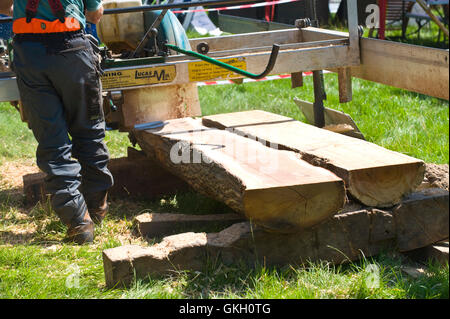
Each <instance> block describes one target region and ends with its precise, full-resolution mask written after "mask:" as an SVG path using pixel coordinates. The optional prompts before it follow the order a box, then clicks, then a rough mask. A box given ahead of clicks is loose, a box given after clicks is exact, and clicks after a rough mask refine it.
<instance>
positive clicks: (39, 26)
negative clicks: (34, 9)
mask: <svg viewBox="0 0 450 319" xmlns="http://www.w3.org/2000/svg"><path fill="white" fill-rule="evenodd" d="M77 30H80V22H78V20H77V19H75V18H73V17H66V18H65V21H64V23H61V22H60V21H59V20H54V21H47V20H43V19H36V18H33V19H32V20H31V21H30V23H27V21H26V18H19V19H16V20H14V22H13V32H14V33H15V34H18V33H55V32H69V31H77Z"/></svg>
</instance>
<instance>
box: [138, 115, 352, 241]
mask: <svg viewBox="0 0 450 319" xmlns="http://www.w3.org/2000/svg"><path fill="white" fill-rule="evenodd" d="M135 135H136V138H137V140H138V143H139V145H140V146H141V147H142V149H143V150H144V151H145V153H146V154H147V156H149V157H151V158H152V159H154V160H155V161H157V162H158V163H160V164H161V165H163V166H164V167H165V168H166V169H167V170H169V171H170V172H172V173H174V174H175V175H177V176H179V177H180V178H182V179H184V180H185V181H186V182H187V183H189V185H191V186H192V187H193V188H194V189H195V190H197V191H199V192H200V193H202V194H204V195H207V196H210V197H213V198H214V199H216V200H219V201H221V202H223V203H225V204H227V205H228V206H229V207H231V208H232V209H233V210H235V211H236V212H238V213H241V214H243V215H245V217H247V218H248V219H251V220H253V221H254V222H255V223H257V224H259V225H263V226H264V227H266V228H268V229H272V230H276V231H284V232H290V231H294V230H297V229H301V228H305V227H310V226H312V225H314V224H316V223H318V222H321V221H323V220H324V219H326V218H328V217H330V216H331V215H333V214H335V213H336V212H338V211H339V210H340V209H341V208H342V206H343V204H344V197H345V190H344V187H343V182H342V180H341V179H340V178H338V177H336V176H335V175H334V174H332V173H330V172H328V171H327V170H324V169H322V168H319V167H314V166H312V165H310V164H308V163H306V162H305V161H302V160H300V159H299V158H298V156H297V155H296V154H295V153H293V152H288V151H280V150H277V149H273V148H270V147H266V146H264V145H262V144H261V143H260V142H258V141H255V140H251V139H248V138H245V137H242V136H239V135H237V134H233V133H231V132H228V131H226V130H218V129H208V128H206V127H204V126H203V125H202V124H201V119H192V118H185V119H177V120H170V121H166V125H165V126H164V127H163V128H160V129H154V130H148V131H136V132H135Z"/></svg>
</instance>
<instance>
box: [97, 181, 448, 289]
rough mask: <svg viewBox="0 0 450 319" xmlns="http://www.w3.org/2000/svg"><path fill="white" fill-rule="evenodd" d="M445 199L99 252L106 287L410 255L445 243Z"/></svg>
mask: <svg viewBox="0 0 450 319" xmlns="http://www.w3.org/2000/svg"><path fill="white" fill-rule="evenodd" d="M448 199H449V195H448V191H446V190H442V189H429V190H426V191H421V192H418V193H413V194H411V195H410V196H408V197H407V198H406V199H405V200H404V201H403V202H402V203H401V205H399V206H398V207H394V209H392V210H380V209H376V208H369V207H362V208H361V209H358V210H354V211H347V212H345V213H340V214H337V215H334V216H333V217H332V218H330V219H328V220H327V221H325V222H323V223H321V224H318V225H316V226H313V227H311V228H309V229H305V230H303V231H301V232H298V233H291V234H279V233H273V232H266V231H264V230H262V229H261V228H260V227H258V226H255V225H251V223H249V222H243V223H237V224H234V225H233V226H230V227H229V228H227V229H225V230H223V231H221V232H218V233H193V232H189V233H183V234H178V235H173V236H169V237H165V238H164V239H163V240H162V242H160V243H159V244H156V245H153V246H151V247H140V246H133V245H127V246H122V247H116V248H111V249H107V250H104V251H103V266H104V271H105V280H106V285H107V286H108V287H114V286H116V285H117V284H120V285H122V284H124V285H128V284H130V283H131V282H132V280H133V278H134V277H135V276H136V278H145V277H147V276H148V275H151V276H158V275H163V274H167V273H170V272H173V271H180V270H198V271H202V270H204V269H205V265H206V264H207V261H208V260H219V261H220V262H222V263H225V264H233V263H234V264H236V263H237V262H242V261H244V262H246V263H248V264H249V265H255V263H260V264H264V265H280V266H282V265H287V264H294V265H295V264H303V263H308V262H309V261H320V260H323V261H328V262H331V263H335V264H340V263H343V262H348V261H354V260H357V259H359V258H361V257H363V256H364V257H369V256H373V255H376V254H378V253H379V252H381V251H382V250H384V249H392V248H393V249H397V250H398V251H411V250H414V249H418V248H421V247H426V246H428V245H430V244H433V243H436V242H439V241H440V240H443V239H445V238H448V234H449V228H448V222H449V218H448V217H449V206H448V204H449V202H448ZM401 207H405V208H407V209H402V208H401ZM419 216H420V218H417V217H419ZM413 237H414V238H415V239H414V240H410V239H411V238H413Z"/></svg>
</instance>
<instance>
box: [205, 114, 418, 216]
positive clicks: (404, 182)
mask: <svg viewBox="0 0 450 319" xmlns="http://www.w3.org/2000/svg"><path fill="white" fill-rule="evenodd" d="M203 124H204V125H206V126H208V127H218V128H222V129H224V128H226V129H230V130H233V132H235V133H237V134H241V135H244V136H250V137H252V138H255V137H257V138H259V139H263V140H265V141H268V142H271V143H273V144H276V145H278V146H279V147H280V148H284V149H288V150H293V151H296V152H299V153H300V154H301V156H302V159H304V160H306V161H308V162H309V163H312V164H314V165H317V166H321V167H324V168H327V169H329V170H331V171H332V172H334V173H335V174H336V175H338V176H339V177H341V178H342V179H343V180H344V181H345V183H346V188H347V190H348V192H349V193H350V194H351V195H352V196H354V197H355V198H357V199H358V200H359V201H361V202H362V203H364V204H366V205H370V206H380V207H386V206H392V205H393V204H397V203H398V202H400V200H401V198H402V196H404V195H405V194H407V193H409V192H411V191H412V190H414V189H415V188H416V187H417V186H419V185H420V183H421V182H422V180H423V177H424V171H425V165H424V163H423V162H422V161H421V160H418V159H415V158H412V157H409V156H406V155H404V154H400V153H397V152H393V151H390V150H387V149H385V148H383V147H380V146H378V145H375V144H373V143H369V142H366V141H363V140H360V139H355V138H351V137H348V136H345V135H341V134H337V133H334V132H330V131H327V130H324V129H319V128H317V127H314V126H312V125H308V124H305V123H302V122H299V121H296V120H294V119H291V118H288V117H285V116H281V115H277V114H273V113H269V112H264V111H246V112H236V113H228V114H218V115H211V116H205V117H203Z"/></svg>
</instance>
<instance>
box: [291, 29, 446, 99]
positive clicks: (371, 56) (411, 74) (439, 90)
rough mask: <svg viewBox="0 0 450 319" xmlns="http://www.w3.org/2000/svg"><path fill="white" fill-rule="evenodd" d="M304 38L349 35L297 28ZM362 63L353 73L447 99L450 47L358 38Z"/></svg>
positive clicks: (370, 79) (347, 35)
mask: <svg viewBox="0 0 450 319" xmlns="http://www.w3.org/2000/svg"><path fill="white" fill-rule="evenodd" d="M300 32H301V33H302V35H301V38H302V41H304V42H310V41H322V40H332V39H344V38H348V37H349V34H348V33H346V32H339V31H330V30H324V29H318V28H305V29H302V30H300ZM359 42H360V51H361V65H359V66H354V67H352V76H353V77H357V78H361V79H364V80H368V81H373V82H377V83H381V84H385V85H390V86H394V87H397V88H400V89H404V90H408V91H412V92H417V93H421V94H425V95H429V96H434V97H437V98H442V99H446V100H448V99H449V51H448V50H444V49H436V48H429V47H423V46H418V45H411V44H406V43H399V42H392V41H384V40H379V39H373V38H360V40H359Z"/></svg>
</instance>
